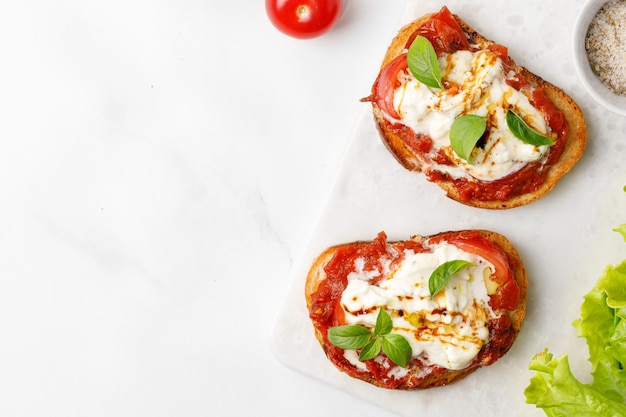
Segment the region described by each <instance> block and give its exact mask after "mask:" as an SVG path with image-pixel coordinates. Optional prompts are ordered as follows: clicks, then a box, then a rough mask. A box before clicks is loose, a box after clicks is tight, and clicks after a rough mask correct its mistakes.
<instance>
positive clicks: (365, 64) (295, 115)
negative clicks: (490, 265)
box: [0, 0, 626, 417]
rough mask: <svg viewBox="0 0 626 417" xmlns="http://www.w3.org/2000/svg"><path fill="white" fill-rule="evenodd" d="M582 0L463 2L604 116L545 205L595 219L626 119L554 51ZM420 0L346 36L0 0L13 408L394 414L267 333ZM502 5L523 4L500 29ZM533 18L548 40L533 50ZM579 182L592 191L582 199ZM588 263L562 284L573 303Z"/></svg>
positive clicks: (0, 382)
mask: <svg viewBox="0 0 626 417" xmlns="http://www.w3.org/2000/svg"><path fill="white" fill-rule="evenodd" d="M565 1H566V0H563V1H561V2H555V4H556V5H557V6H551V5H548V4H547V3H546V2H544V1H539V0H530V1H528V2H525V3H519V4H518V5H515V4H514V3H508V2H504V1H503V2H496V3H497V4H498V6H497V7H496V8H495V9H494V8H490V7H486V6H485V4H486V3H487V2H485V1H483V2H481V1H476V2H472V3H471V4H469V3H468V4H466V5H464V4H463V3H464V2H462V1H460V0H458V1H451V2H449V4H456V5H458V7H460V8H463V11H464V12H466V13H467V14H469V16H468V20H472V21H479V24H477V25H476V26H477V28H478V29H479V30H486V29H488V28H489V29H490V30H489V33H490V34H491V35H492V36H493V37H498V38H499V39H501V40H502V42H503V43H507V42H508V44H509V45H510V46H511V49H512V53H513V54H514V55H516V56H518V57H520V61H521V63H523V64H527V65H529V66H530V67H531V68H532V69H534V70H537V71H539V70H541V73H542V75H544V76H545V77H546V78H547V79H549V80H554V81H559V80H560V79H562V80H563V82H564V84H565V85H563V87H565V88H566V89H567V90H568V91H570V92H571V93H572V95H573V96H574V97H575V98H576V99H577V100H579V101H580V103H581V106H582V107H583V109H584V111H585V112H586V113H587V114H588V115H590V116H591V120H590V136H591V137H590V139H591V146H590V148H589V150H588V153H587V155H586V157H585V159H584V160H583V161H582V162H581V164H580V167H579V168H577V170H576V171H575V172H574V173H573V174H572V175H571V176H570V179H569V181H568V182H567V183H566V184H568V185H566V186H563V187H561V188H560V190H559V191H556V192H555V195H554V197H553V198H551V199H550V200H549V201H548V202H547V204H554V205H556V204H557V203H558V204H560V207H562V208H563V210H564V211H565V212H567V211H576V209H574V208H573V207H574V206H576V205H578V206H580V207H582V208H584V209H585V210H587V209H588V210H590V212H589V214H588V217H589V218H590V219H595V220H594V225H596V224H597V223H598V220H597V219H599V218H600V215H601V214H602V217H601V218H602V219H610V220H615V221H617V219H619V216H618V215H615V214H611V213H613V212H610V213H609V212H608V211H610V210H608V209H606V207H611V205H610V204H609V205H608V206H607V205H606V204H603V205H602V206H601V207H602V208H596V206H595V205H594V204H592V203H590V201H594V200H597V201H600V202H604V201H606V200H607V199H619V197H620V195H614V194H604V192H605V191H606V190H607V188H609V189H610V188H611V187H612V186H614V185H615V184H614V183H612V184H607V185H603V184H604V183H603V182H602V181H603V180H604V179H606V175H605V173H606V169H605V168H606V167H607V166H608V167H609V168H610V169H615V170H616V172H619V173H620V174H621V173H623V172H624V171H623V169H621V165H620V163H619V152H621V153H623V152H624V145H623V143H622V142H621V141H620V139H623V136H626V127H625V126H626V125H625V122H624V119H620V118H617V117H614V116H613V115H610V114H606V112H604V111H603V110H602V109H600V108H598V106H597V105H595V104H594V103H593V102H592V101H591V99H590V98H589V97H588V96H587V95H586V93H585V92H584V91H583V90H582V88H581V87H580V86H579V85H578V83H577V81H576V79H575V74H574V70H573V67H572V64H571V62H570V61H568V60H565V61H564V62H554V61H553V60H551V57H552V56H553V53H554V52H555V51H560V52H559V53H562V54H563V56H569V54H570V50H569V49H567V48H569V41H570V38H569V33H568V30H569V29H570V28H571V26H572V25H573V20H574V17H575V14H576V10H577V9H578V8H579V7H580V6H581V4H582V1H581V0H578V1H572V2H570V1H567V7H565V8H564V10H560V9H559V7H558V5H559V4H561V5H563V3H564V2H565ZM466 3H467V2H466ZM420 4H421V5H424V4H432V5H433V6H434V9H438V8H439V7H441V5H443V4H444V3H443V2H437V1H430V2H429V1H424V2H420ZM551 4H552V3H551ZM406 8H407V3H406V2H404V1H400V0H395V1H385V2H382V1H376V0H350V1H349V3H348V6H347V8H346V10H345V11H344V14H343V16H342V18H341V20H340V22H339V24H338V25H337V26H336V27H335V28H334V29H333V30H332V31H331V32H330V33H328V34H327V35H325V36H324V37H322V38H318V39H315V40H310V41H299V40H294V39H290V38H287V37H285V36H284V35H282V34H280V33H279V32H277V31H276V30H275V29H274V28H273V27H272V26H271V25H270V24H269V22H268V21H267V19H266V17H265V11H264V6H263V2H262V1H257V2H252V1H248V0H231V1H217V0H204V1H203V0H176V1H174V0H160V1H156V2H149V1H145V0H123V1H121V0H112V1H107V2H104V1H91V2H82V1H77V0H61V1H56V2H45V1H41V0H24V1H20V2H12V3H10V4H8V5H2V6H1V7H0V45H2V48H1V49H0V50H1V51H2V56H1V59H2V65H1V66H0V106H1V107H0V138H1V139H2V142H1V143H2V150H1V152H0V196H1V197H2V200H1V201H2V203H1V204H0V335H1V342H0V415H2V416H28V417H30V416H39V415H45V416H63V417H68V416H93V417H96V416H112V415H115V416H141V417H143V416H146V417H147V416H150V417H155V416H209V415H211V416H213V415H216V416H217V415H220V416H241V415H288V414H297V415H299V416H319V415H328V416H355V415H360V416H377V417H382V416H386V415H389V416H390V415H392V414H391V412H390V411H387V410H382V409H380V408H378V406H376V405H372V404H370V403H368V402H367V401H364V400H362V399H359V398H357V397H355V396H353V395H350V394H348V393H346V392H344V391H343V390H341V389H336V388H335V387H332V386H331V385H329V384H327V383H325V382H324V381H318V380H315V379H311V378H309V377H308V376H305V375H303V374H302V373H301V372H297V371H294V370H292V369H289V368H287V367H285V366H283V365H282V364H281V362H280V361H279V360H277V358H276V357H275V356H274V354H273V352H272V348H271V346H272V343H275V340H273V337H274V336H273V333H272V330H273V329H274V324H275V319H276V318H277V317H278V318H280V314H281V308H283V305H284V304H283V303H284V301H285V300H289V294H290V293H289V290H288V288H289V286H290V285H291V284H292V283H293V282H294V274H295V271H297V270H298V268H299V267H300V265H302V262H301V260H302V259H303V258H306V254H307V251H308V250H310V248H311V245H310V244H309V243H310V242H311V238H312V237H313V236H317V238H318V239H319V236H320V229H319V225H320V222H319V220H320V218H322V219H323V218H324V215H323V213H325V211H324V208H325V207H327V205H326V201H327V198H328V196H329V195H331V197H332V194H331V190H332V189H333V188H332V187H333V184H335V179H336V177H337V175H338V174H340V173H341V172H342V171H341V170H340V168H341V167H342V165H343V163H344V159H343V158H344V155H345V154H346V152H347V153H348V155H349V153H350V149H351V148H350V147H349V145H350V144H351V140H352V138H353V137H354V132H355V130H357V129H360V128H362V123H363V119H362V117H363V112H364V104H363V103H360V102H359V101H358V100H359V98H361V97H363V96H364V95H367V94H368V91H369V88H370V85H371V83H372V81H373V78H374V77H375V75H376V68H377V67H378V64H379V61H380V59H381V58H382V54H383V52H384V49H385V47H386V46H387V44H388V42H389V39H390V37H391V36H392V35H393V33H394V32H395V30H396V29H397V25H398V24H399V22H400V21H401V19H402V18H403V17H404V16H405V11H406ZM561 9H563V8H561ZM494 10H496V11H497V12H498V13H503V14H505V15H504V16H503V17H502V18H501V19H496V20H495V21H494V22H493V26H491V24H488V23H487V22H486V21H483V20H482V17H483V16H485V15H488V14H493V13H495V12H494ZM535 17H537V18H538V19H540V21H541V22H543V25H540V26H544V28H545V31H544V32H542V33H541V36H545V38H543V37H542V38H541V42H539V43H538V44H536V45H533V47H532V48H526V47H525V46H526V43H525V41H524V39H525V38H524V36H525V34H526V33H525V31H526V29H527V25H529V26H530V27H534V26H535V25H536V22H535V21H534V19H535ZM554 21H559V22H561V23H563V24H564V26H560V25H557V24H552V23H553V22H554ZM535 36H539V35H538V34H535ZM535 46H536V47H535ZM563 48H565V49H563ZM619 135H621V136H622V137H616V136H619ZM607 149H608V150H609V152H606V150H607ZM608 155H617V156H614V157H609V156H608ZM584 179H586V181H588V182H589V181H593V180H595V181H597V184H598V186H597V187H584V188H583V189H581V190H578V192H574V190H576V184H577V182H576V181H583V180H584ZM416 181H417V183H416V185H415V186H416V187H422V186H424V185H425V182H424V181H422V180H421V179H419V178H417V180H416ZM588 182H587V183H586V184H588ZM620 190H621V189H620ZM559 199H561V201H560V202H559ZM331 203H332V202H331ZM444 204H449V203H444ZM537 204H540V203H537ZM535 207H537V208H534V209H529V211H526V213H531V214H536V213H537V212H539V214H540V211H539V207H540V206H535ZM548 207H552V206H548ZM607 210H608V211H607ZM481 216H483V215H477V216H475V217H470V218H469V219H466V220H465V223H463V224H473V222H474V221H477V220H478V219H481V218H482V217H481ZM607 216H608V217H607ZM611 216H613V217H611ZM579 219H580V217H577V218H576V220H579ZM504 220H505V218H504V217H500V219H499V220H498V221H497V223H498V222H503V221H504ZM602 221H603V222H604V220H602ZM540 223H541V222H540ZM544 223H545V221H544ZM607 224H611V225H612V223H611V222H610V221H607ZM565 226H566V225H564V224H560V225H559V227H562V228H564V227H565ZM605 226H606V225H605ZM383 227H384V226H383ZM391 227H395V228H396V229H395V230H398V227H399V225H397V224H394V225H392V226H391ZM370 228H378V225H370V226H368V227H367V228H366V229H364V230H365V231H364V233H369V229H370ZM592 228H593V227H592V226H589V225H582V230H583V232H581V233H583V235H580V234H579V233H578V232H576V233H573V235H574V236H577V237H578V238H580V237H581V236H582V237H584V238H585V239H586V238H588V236H590V235H591V229H592ZM593 230H595V228H593ZM413 232H421V231H411V233H413ZM336 233H337V234H339V233H341V231H337V232H336ZM585 233H586V234H585ZM610 237H611V238H612V236H610ZM569 238H570V236H560V237H558V236H554V237H551V238H550V239H548V242H549V243H551V244H556V245H559V244H561V243H563V240H564V239H569ZM318 241H319V240H318ZM567 243H568V244H570V245H571V244H578V242H577V241H574V242H570V241H568V242H567ZM565 246H567V245H565ZM526 250H530V249H526ZM606 253H607V252H606V251H602V252H601V254H600V255H599V256H598V258H597V259H598V261H597V262H598V264H602V265H603V264H605V263H606V261H607V259H609V260H611V256H607V255H606ZM616 256H618V255H616ZM541 261H542V262H549V261H550V257H549V256H544V257H542V258H541ZM590 269H591V270H592V271H594V270H596V265H593V266H592V267H591V268H590ZM594 279H595V278H594V277H591V278H587V279H586V280H582V281H583V282H582V283H581V284H580V285H578V286H576V287H575V288H574V289H571V288H570V289H568V291H566V292H567V293H568V294H570V295H572V297H574V298H573V301H572V303H573V304H572V305H573V310H575V305H576V304H577V303H578V298H576V297H578V292H577V290H578V289H579V287H580V288H583V289H586V286H587V285H588V284H589V283H591V282H593V280H594ZM579 281H580V280H579ZM543 313H546V314H550V313H554V311H552V310H551V309H550V308H547V309H546V310H543V311H542V310H540V313H537V314H535V315H534V316H532V315H531V318H534V321H539V320H540V317H539V314H543ZM568 320H569V319H566V320H565V321H568ZM569 321H571V320H569ZM563 333H565V334H567V335H568V336H571V334H570V333H571V331H570V329H567V330H564V331H563ZM532 336H535V337H537V338H538V340H539V341H540V342H544V341H546V340H548V339H547V338H548V336H549V335H545V334H535V333H530V335H529V336H527V340H528V339H532ZM524 346H526V347H527V349H529V351H530V350H531V349H532V348H534V347H535V346H534V345H533V344H530V345H524ZM557 347H559V346H557ZM522 352H525V350H522ZM525 365H526V363H523V364H522V368H523V367H525ZM522 370H523V369H522ZM530 413H532V408H530V409H529V415H530Z"/></svg>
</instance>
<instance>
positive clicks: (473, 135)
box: [450, 114, 487, 163]
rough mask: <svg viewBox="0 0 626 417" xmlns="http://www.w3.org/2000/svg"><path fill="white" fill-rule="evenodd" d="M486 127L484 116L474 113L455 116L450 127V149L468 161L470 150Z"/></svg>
mask: <svg viewBox="0 0 626 417" xmlns="http://www.w3.org/2000/svg"><path fill="white" fill-rule="evenodd" d="M486 129H487V118H486V117H483V116H478V115H475V114H465V115H463V116H459V117H457V118H456V119H454V122H452V126H451V127H450V145H452V149H453V150H454V152H455V153H456V154H457V155H459V157H461V158H463V159H465V160H466V161H468V162H470V156H471V155H472V150H473V149H474V147H475V146H476V142H478V140H479V139H480V138H481V136H482V135H483V133H485V130H486ZM470 163H471V162H470Z"/></svg>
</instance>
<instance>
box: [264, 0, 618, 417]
mask: <svg viewBox="0 0 626 417" xmlns="http://www.w3.org/2000/svg"><path fill="white" fill-rule="evenodd" d="M444 4H445V5H447V6H448V7H449V8H450V10H451V11H452V12H453V13H456V14H458V15H460V16H461V17H462V18H464V20H465V21H466V22H468V23H469V24H470V25H472V26H473V27H474V28H475V29H477V30H478V31H479V32H480V33H482V34H483V35H485V36H486V37H488V38H490V39H493V40H495V41H497V42H500V43H502V44H504V45H507V46H508V48H509V53H510V55H511V56H512V57H513V58H514V59H516V61H517V63H518V64H520V65H523V66H526V67H527V68H529V69H530V70H531V71H533V72H535V73H537V74H539V75H541V76H542V77H543V78H545V79H546V80H548V81H551V82H553V83H555V84H557V85H559V86H561V87H562V88H563V89H564V90H565V91H566V92H568V93H569V94H570V95H571V96H572V97H574V99H575V100H576V101H577V102H578V103H579V105H580V106H581V108H582V109H583V112H584V114H585V117H586V120H587V124H588V129H589V131H588V146H587V150H586V153H585V155H584V156H583V158H582V159H581V161H580V162H579V163H578V165H577V166H576V167H575V168H574V169H573V171H571V172H570V173H569V174H568V175H566V176H565V177H564V178H563V179H562V180H561V181H560V182H559V184H558V185H557V186H556V187H555V188H554V190H553V191H552V192H551V193H550V194H549V195H547V196H545V197H544V198H542V199H541V200H539V201H537V202H535V203H532V204H530V205H528V206H525V207H520V208H516V209H511V210H506V211H490V210H481V209H475V208H471V207H466V206H463V205H461V204H458V203H456V202H454V201H452V200H450V199H448V198H446V197H445V196H444V194H443V192H442V191H441V190H440V189H439V188H438V187H437V186H436V185H434V184H432V183H429V182H427V181H426V179H425V177H424V176H423V175H421V174H416V173H411V172H408V171H406V170H404V169H403V168H402V167H401V166H400V165H399V164H398V163H397V162H396V161H395V160H394V159H393V157H392V156H391V155H390V154H389V152H387V150H386V149H385V147H384V146H383V144H382V142H381V141H380V139H379V137H378V134H377V131H376V129H375V126H374V123H373V120H372V116H371V113H370V109H369V106H368V105H367V104H364V105H363V107H364V108H363V120H362V122H361V123H360V124H359V126H358V128H357V129H356V132H355V133H354V137H353V139H352V142H351V145H350V146H349V148H348V150H347V153H346V155H345V160H344V162H343V165H342V169H341V170H340V172H339V173H338V177H337V181H336V183H335V185H334V187H333V189H332V190H331V191H330V193H329V197H328V202H327V204H326V206H325V209H324V210H323V212H322V213H321V216H320V219H319V223H318V226H317V228H316V229H315V232H314V233H313V236H312V237H311V239H310V244H309V245H308V247H307V249H306V251H305V253H304V256H303V258H302V259H301V262H300V263H299V264H297V268H295V270H294V275H293V280H292V285H291V287H290V289H289V290H288V293H287V296H286V298H285V300H284V305H283V306H282V308H281V309H280V311H279V313H278V314H277V317H276V320H275V327H274V333H273V334H272V344H273V349H274V353H275V354H276V357H277V358H278V359H279V361H280V362H281V363H283V364H284V365H285V366H287V367H289V368H291V369H293V370H295V371H298V372H302V373H304V374H306V375H309V376H311V377H313V378H316V379H318V380H320V381H322V382H324V383H327V384H330V385H332V386H334V387H336V388H338V389H340V390H344V391H345V392H346V393H349V394H351V395H352V396H355V397H358V398H361V399H363V400H365V401H369V402H371V403H373V404H375V405H378V406H380V407H381V408H384V409H386V410H389V411H391V412H393V413H396V414H398V415H401V416H415V415H431V416H452V415H460V416H466V417H467V416H481V417H489V416H498V417H499V416H508V417H514V416H530V415H538V416H539V415H543V413H542V412H541V411H540V410H537V409H535V408H534V406H532V405H528V404H526V403H525V398H524V395H523V391H524V388H525V387H526V386H527V385H528V382H529V379H530V377H531V376H532V373H531V372H530V371H528V363H529V362H530V360H531V358H532V357H533V356H534V355H535V354H536V353H538V352H540V351H542V350H543V349H544V348H546V347H547V348H549V349H550V350H551V351H552V352H553V353H554V354H555V355H556V356H560V355H562V354H565V353H567V354H568V355H569V357H570V362H571V365H572V368H573V370H574V373H575V374H576V375H578V376H579V377H580V378H581V379H582V380H588V378H589V377H588V376H586V375H588V364H587V362H586V358H587V350H586V346H585V344H584V341H583V340H582V339H579V338H577V337H576V333H575V331H574V329H573V327H572V326H571V322H572V321H573V320H574V319H576V318H577V316H578V309H579V306H580V303H581V301H582V296H583V295H584V294H585V293H586V292H587V291H588V290H589V289H591V287H592V286H593V284H594V282H595V280H596V279H597V278H598V277H599V275H600V274H601V272H602V270H603V269H604V268H605V266H606V265H607V264H609V263H616V262H619V261H620V260H621V259H624V258H626V243H624V241H623V239H622V238H621V236H620V235H619V234H617V233H615V232H612V230H611V229H612V228H613V227H615V226H617V225H619V224H621V223H626V193H625V192H624V191H623V189H622V188H623V186H624V185H625V184H626V168H624V164H623V163H622V161H623V160H624V159H625V158H624V154H625V151H626V118H623V117H620V116H617V115H614V114H612V113H609V112H608V111H606V110H604V109H602V108H600V107H599V106H598V105H597V104H596V103H595V102H593V100H592V99H591V97H590V96H589V95H588V94H586V92H585V91H584V90H583V88H582V86H581V85H580V83H579V80H578V79H577V76H576V72H575V70H574V65H573V61H572V45H571V42H572V38H573V36H572V34H571V30H572V28H573V26H574V21H575V19H576V16H577V13H578V11H579V9H580V8H581V7H582V4H583V2H582V1H581V0H578V1H570V0H560V1H551V2H547V1H545V0H529V1H524V2H506V1H493V0H489V1H487V0H474V1H462V0H456V1H454V0H450V1H447V2H441V1H433V0H420V1H414V2H410V3H409V4H408V6H407V13H406V16H405V20H406V21H409V20H410V19H411V18H412V17H417V16H420V15H422V14H424V13H427V12H431V11H437V10H439V9H440V8H441V7H442V6H443V5H444ZM403 23H404V22H399V25H401V24H403ZM393 35H394V33H389V34H386V36H388V37H389V39H390V40H391V38H392V37H393ZM383 52H384V51H381V57H382V53H383ZM363 90H364V91H368V90H369V86H364V87H363ZM358 99H359V97H355V100H358ZM472 228H485V229H491V230H493V231H496V232H499V233H502V234H504V235H506V236H507V237H509V239H510V240H511V241H512V242H513V243H514V244H515V246H516V247H517V249H518V250H519V252H520V254H521V256H522V258H523V260H524V262H525V265H526V269H527V273H528V279H529V291H528V298H527V306H528V310H527V318H526V321H525V323H524V326H523V328H522V331H521V333H520V335H519V337H518V339H517V341H516V343H515V344H514V346H513V347H512V349H511V350H510V351H509V353H508V354H507V355H506V356H505V357H503V358H502V359H501V360H500V361H498V362H497V363H496V364H494V365H493V366H490V367H487V368H483V369H481V370H479V371H478V372H476V373H474V374H473V375H471V376H469V377H468V378H466V379H465V380H463V381H460V382H458V383H455V384H452V385H450V386H447V387H441V388H436V389H430V390H425V391H419V392H394V391H391V390H385V389H380V388H375V387H373V386H370V385H368V384H366V383H363V382H361V381H358V380H355V379H352V378H350V377H348V376H346V375H344V374H342V373H340V372H339V371H337V370H336V369H335V368H334V367H333V366H332V365H331V364H330V362H329V361H328V360H327V359H326V358H325V356H324V354H323V352H322V350H321V349H320V347H319V344H318V343H317V341H316V340H315V338H314V336H313V328H312V325H311V323H310V321H309V319H308V315H307V311H306V307H305V302H304V295H303V284H304V280H305V277H306V273H307V271H308V268H309V266H310V264H311V262H312V260H313V258H314V257H315V256H316V255H317V254H318V253H320V252H321V251H322V250H323V249H324V248H326V247H327V246H330V245H332V244H336V243H341V242H349V241H354V240H359V239H372V238H374V237H375V236H376V234H377V233H378V232H379V231H381V230H384V231H385V232H386V233H387V235H388V236H389V238H390V239H391V240H394V239H406V238H408V237H409V236H411V235H414V234H424V235H426V234H432V233H436V232H440V231H446V230H459V229H472Z"/></svg>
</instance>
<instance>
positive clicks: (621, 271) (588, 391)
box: [524, 224, 626, 417]
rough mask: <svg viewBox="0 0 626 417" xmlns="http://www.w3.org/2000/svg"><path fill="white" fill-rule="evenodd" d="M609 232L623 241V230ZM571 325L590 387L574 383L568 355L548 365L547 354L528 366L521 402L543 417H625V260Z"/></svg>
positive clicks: (589, 296)
mask: <svg viewBox="0 0 626 417" xmlns="http://www.w3.org/2000/svg"><path fill="white" fill-rule="evenodd" d="M614 230H615V231H617V232H619V233H621V234H622V236H624V238H625V240H626V224H625V225H622V226H620V227H619V228H616V229H614ZM572 324H573V326H574V327H575V328H576V330H577V332H578V335H579V336H581V337H584V338H585V341H586V343H587V347H588V349H589V362H590V363H591V375H592V376H593V381H592V382H591V383H590V384H583V383H581V382H580V381H578V380H577V379H576V377H575V376H574V375H573V374H572V372H571V370H570V366H569V362H568V359H567V355H564V356H563V357H561V358H559V359H553V357H552V355H551V354H550V353H549V352H548V350H547V349H546V350H545V351H544V352H542V353H539V354H538V355H536V356H535V357H534V358H533V359H532V361H531V362H530V365H529V369H530V370H532V371H535V375H534V376H533V377H532V378H531V380H530V385H529V386H528V387H527V388H526V390H525V391H524V395H525V396H526V402H527V403H529V404H535V405H536V406H537V407H539V408H542V409H543V410H544V412H545V413H546V415H547V416H548V417H560V416H583V417H586V416H598V417H614V416H615V417H617V416H626V369H624V368H625V367H626V260H624V261H623V262H622V263H621V264H619V265H617V266H608V267H607V268H606V269H605V271H604V273H603V275H602V276H601V277H600V279H598V281H597V283H596V285H595V286H594V288H593V289H592V290H591V291H590V292H589V293H587V294H586V295H585V296H584V299H583V303H582V305H581V307H580V318H579V319H577V320H576V321H574V322H573V323H572Z"/></svg>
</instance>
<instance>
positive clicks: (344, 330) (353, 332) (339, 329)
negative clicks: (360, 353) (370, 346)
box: [328, 326, 372, 349]
mask: <svg viewBox="0 0 626 417" xmlns="http://www.w3.org/2000/svg"><path fill="white" fill-rule="evenodd" d="M371 338H372V332H371V331H370V330H369V329H366V328H365V327H363V326H334V327H331V328H330V329H328V340H329V341H330V343H332V344H333V345H335V346H337V347H338V348H341V349H360V348H362V347H363V346H365V345H366V344H367V342H369V340H370V339H371Z"/></svg>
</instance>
